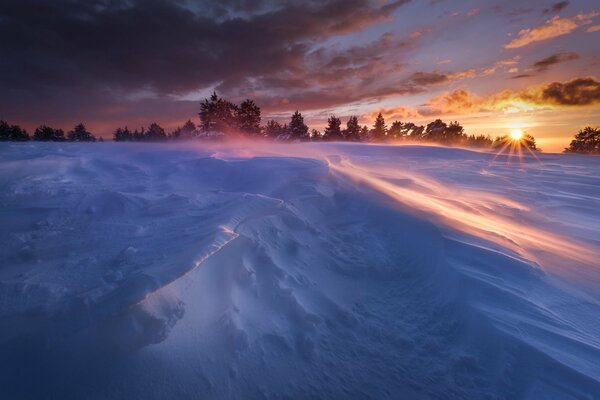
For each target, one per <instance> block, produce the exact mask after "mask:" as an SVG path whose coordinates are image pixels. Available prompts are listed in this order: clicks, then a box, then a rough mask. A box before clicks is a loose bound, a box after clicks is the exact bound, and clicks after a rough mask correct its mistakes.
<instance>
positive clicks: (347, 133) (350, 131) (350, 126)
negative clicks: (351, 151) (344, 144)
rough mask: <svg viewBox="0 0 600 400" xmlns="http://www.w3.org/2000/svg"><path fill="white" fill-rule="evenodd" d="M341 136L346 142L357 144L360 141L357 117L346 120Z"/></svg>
mask: <svg viewBox="0 0 600 400" xmlns="http://www.w3.org/2000/svg"><path fill="white" fill-rule="evenodd" d="M343 135H344V138H345V139H346V140H349V141H351V142H358V141H359V140H360V125H359V124H358V117H355V116H354V115H353V116H351V117H350V118H349V119H348V122H346V129H345V130H344V132H343Z"/></svg>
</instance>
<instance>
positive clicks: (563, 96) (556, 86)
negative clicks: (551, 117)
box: [536, 78, 600, 106]
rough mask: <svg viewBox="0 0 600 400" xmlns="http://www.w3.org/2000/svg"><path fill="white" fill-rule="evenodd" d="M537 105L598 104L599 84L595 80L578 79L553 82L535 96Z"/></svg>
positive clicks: (599, 98)
mask: <svg viewBox="0 0 600 400" xmlns="http://www.w3.org/2000/svg"><path fill="white" fill-rule="evenodd" d="M536 100H537V102H539V103H548V104H555V105H562V106H588V105H592V104H597V103H600V82H599V81H598V80H596V79H595V78H578V79H574V80H572V81H568V82H553V83H550V84H548V85H546V86H545V87H543V88H542V90H541V91H540V93H539V94H538V95H537V96H536Z"/></svg>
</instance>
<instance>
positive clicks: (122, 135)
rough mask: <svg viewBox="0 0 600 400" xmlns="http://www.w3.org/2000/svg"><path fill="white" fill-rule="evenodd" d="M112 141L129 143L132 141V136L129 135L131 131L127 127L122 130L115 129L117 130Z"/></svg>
mask: <svg viewBox="0 0 600 400" xmlns="http://www.w3.org/2000/svg"><path fill="white" fill-rule="evenodd" d="M113 140H114V141H115V142H127V141H131V140H133V134H132V133H131V131H130V130H129V129H128V128H127V127H125V128H124V129H123V128H117V130H116V131H115V134H114V138H113Z"/></svg>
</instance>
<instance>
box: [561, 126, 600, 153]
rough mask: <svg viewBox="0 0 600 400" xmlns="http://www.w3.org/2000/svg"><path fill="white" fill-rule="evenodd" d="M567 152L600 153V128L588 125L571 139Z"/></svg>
mask: <svg viewBox="0 0 600 400" xmlns="http://www.w3.org/2000/svg"><path fill="white" fill-rule="evenodd" d="M564 151H565V153H581V154H600V128H592V127H591V126H587V127H585V128H583V129H581V130H580V131H579V132H578V133H577V134H576V135H575V139H573V140H572V141H571V143H570V144H569V147H567V148H566V149H565V150H564Z"/></svg>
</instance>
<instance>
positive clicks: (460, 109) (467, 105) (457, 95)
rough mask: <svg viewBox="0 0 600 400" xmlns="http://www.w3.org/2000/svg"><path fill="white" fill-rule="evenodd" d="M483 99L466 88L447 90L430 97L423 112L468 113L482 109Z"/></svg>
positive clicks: (426, 113) (428, 113)
mask: <svg viewBox="0 0 600 400" xmlns="http://www.w3.org/2000/svg"><path fill="white" fill-rule="evenodd" d="M480 107H481V99H480V98H479V97H477V96H476V95H474V94H473V93H471V92H469V91H468V90H465V89H457V90H454V91H453V92H445V93H442V94H440V95H439V96H436V97H434V98H432V99H429V100H428V101H427V103H426V104H425V106H424V108H423V110H421V113H423V114H425V115H431V114H467V113H471V112H477V111H480Z"/></svg>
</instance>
